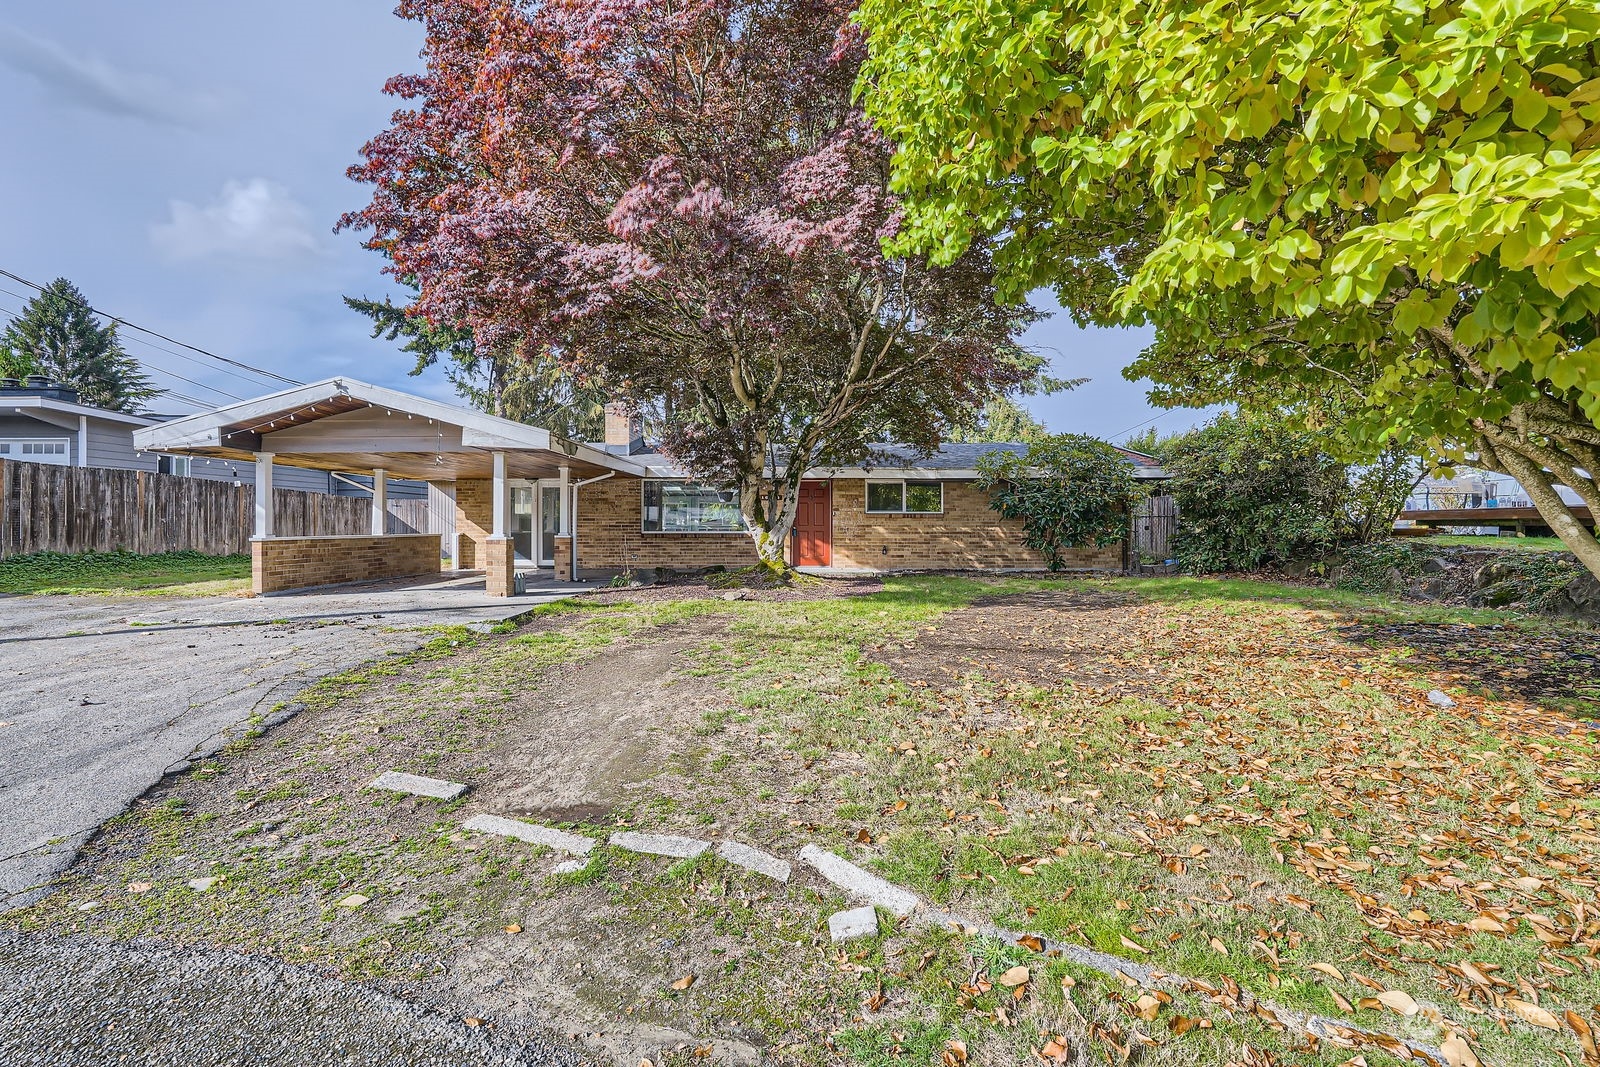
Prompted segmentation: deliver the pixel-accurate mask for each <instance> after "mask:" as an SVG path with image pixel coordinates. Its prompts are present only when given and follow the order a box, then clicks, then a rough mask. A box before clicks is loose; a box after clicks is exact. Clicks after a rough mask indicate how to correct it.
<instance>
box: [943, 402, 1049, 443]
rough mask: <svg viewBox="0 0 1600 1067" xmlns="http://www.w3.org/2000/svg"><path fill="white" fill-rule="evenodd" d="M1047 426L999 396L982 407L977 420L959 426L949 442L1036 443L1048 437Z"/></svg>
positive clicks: (1016, 404) (1017, 405)
mask: <svg viewBox="0 0 1600 1067" xmlns="http://www.w3.org/2000/svg"><path fill="white" fill-rule="evenodd" d="M1049 433H1050V431H1049V430H1047V429H1045V426H1044V423H1042V422H1040V421H1039V420H1038V419H1036V418H1034V417H1033V416H1032V415H1030V414H1028V411H1027V409H1026V408H1024V407H1023V406H1022V405H1021V404H1019V403H1017V402H1016V401H1015V400H1013V399H1011V398H1010V397H1009V396H998V397H995V398H994V399H992V400H990V401H989V402H988V403H987V404H985V405H984V406H983V410H982V411H981V412H979V413H978V416H977V418H976V419H975V420H974V421H973V422H972V423H970V424H969V425H966V426H958V427H957V428H956V429H955V430H954V431H953V432H952V433H951V434H950V440H952V441H960V442H964V443H968V444H975V443H990V442H1005V441H1017V442H1028V441H1037V440H1039V439H1040V438H1042V437H1047V436H1049Z"/></svg>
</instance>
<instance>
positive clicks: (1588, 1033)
mask: <svg viewBox="0 0 1600 1067" xmlns="http://www.w3.org/2000/svg"><path fill="white" fill-rule="evenodd" d="M1561 1017H1562V1018H1564V1019H1566V1020H1567V1025H1568V1026H1569V1027H1571V1028H1572V1032H1573V1033H1575V1034H1577V1035H1578V1044H1579V1046H1580V1047H1582V1049H1583V1058H1584V1059H1585V1060H1586V1061H1587V1062H1589V1063H1600V1046H1597V1045H1596V1044H1595V1040H1594V1031H1593V1030H1591V1029H1589V1024H1588V1023H1586V1022H1584V1020H1583V1016H1581V1015H1579V1014H1578V1013H1577V1012H1575V1011H1573V1010H1572V1009H1571V1008H1568V1009H1567V1010H1566V1011H1564V1012H1562V1013H1561Z"/></svg>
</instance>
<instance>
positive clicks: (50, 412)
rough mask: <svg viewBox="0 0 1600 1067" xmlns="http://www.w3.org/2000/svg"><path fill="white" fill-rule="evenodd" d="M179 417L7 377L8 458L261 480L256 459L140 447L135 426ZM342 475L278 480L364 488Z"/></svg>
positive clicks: (1, 448)
mask: <svg viewBox="0 0 1600 1067" xmlns="http://www.w3.org/2000/svg"><path fill="white" fill-rule="evenodd" d="M177 417H178V416H176V415H151V414H141V415H128V414H125V413H123V412H120V411H107V410H106V409H105V408H97V407H91V406H90V405H88V404H83V403H80V402H79V400H78V391H77V390H76V389H74V388H72V387H71V386H70V385H63V384H61V383H59V382H52V381H49V380H48V379H44V378H29V379H27V380H26V381H18V380H17V379H15V378H0V459H7V460H16V461H19V462H23V463H49V464H54V465H56V466H61V467H102V468H108V469H111V470H137V471H151V472H159V473H161V474H176V475H183V476H188V477H192V478H212V479H216V480H218V481H228V482H239V483H241V484H243V483H246V482H250V483H251V484H254V478H255V471H254V470H253V469H252V467H251V465H250V464H248V463H237V462H230V461H228V460H223V459H206V458H203V457H193V458H191V457H189V456H169V455H163V454H160V453H156V452H140V451H138V450H137V449H135V448H134V447H133V431H134V430H137V429H141V428H142V427H145V426H155V425H157V424H159V423H163V422H167V421H168V420H170V419H174V418H177ZM340 477H341V476H340V475H336V474H329V473H327V472H325V471H314V470H303V469H299V468H292V467H291V468H285V469H284V471H283V477H281V478H279V479H278V481H277V483H276V484H277V486H278V488H280V489H301V490H305V491H307V492H313V493H332V492H338V491H341V490H343V491H344V492H346V493H349V494H352V495H353V494H356V493H358V492H359V491H360V490H359V489H358V488H357V487H355V486H351V485H344V484H342V483H341V482H340V481H339V479H340ZM390 484H391V489H390V492H391V495H394V496H400V495H404V493H403V490H401V487H400V486H398V485H397V484H395V483H390ZM397 490H401V491H397ZM425 493H426V491H425V490H424V495H425Z"/></svg>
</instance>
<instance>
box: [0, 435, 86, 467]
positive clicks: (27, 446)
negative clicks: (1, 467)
mask: <svg viewBox="0 0 1600 1067" xmlns="http://www.w3.org/2000/svg"><path fill="white" fill-rule="evenodd" d="M0 459H20V460H25V461H27V462H29V463H53V464H55V465H56V466H58V467H66V466H70V465H71V463H72V446H71V444H70V443H69V442H68V441H67V440H66V439H64V438H56V439H54V440H32V441H29V440H21V439H18V438H14V437H13V438H9V439H6V440H0Z"/></svg>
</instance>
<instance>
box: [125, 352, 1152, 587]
mask: <svg viewBox="0 0 1600 1067" xmlns="http://www.w3.org/2000/svg"><path fill="white" fill-rule="evenodd" d="M605 438H606V439H605V440H604V441H603V442H598V443H594V444H586V443H583V442H577V441H567V440H564V439H562V438H559V437H557V436H555V435H553V434H551V433H549V432H547V431H545V430H542V429H539V428H538V427H534V426H527V425H525V424H522V423H518V422H511V421H508V420H506V419H499V418H495V417H494V416H492V415H485V414H483V413H481V412H478V411H472V410H468V409H466V408H462V407H458V406H456V405H453V404H447V403H442V402H440V401H436V400H429V399H425V398H423V397H418V396H412V395H409V394H406V393H402V392H398V391H396V390H392V389H385V388H382V387H379V386H374V385H369V384H367V383H365V382H359V381H355V380H353V379H350V378H334V379H330V380H328V381H324V382H317V383H315V384H312V385H305V386H298V387H296V388H293V389H289V390H285V391H283V392H280V393H275V394H272V395H270V396H265V397H261V398H258V399H255V400H249V401H244V402H241V403H238V404H232V405H229V406H226V407H221V408H217V409H216V410H214V411H209V412H204V413H201V414H198V415H191V416H186V417H184V418H181V419H174V420H173V421H171V422H168V423H164V424H162V425H159V426H150V427H146V428H143V429H140V430H138V431H136V433H135V443H136V444H137V445H138V447H140V448H143V449H148V450H151V451H159V452H164V453H170V454H175V455H193V456H205V457H210V458H214V459H227V460H230V461H236V462H249V463H251V464H252V465H253V467H254V470H255V476H256V485H257V496H258V499H259V498H261V497H262V496H263V494H262V490H263V489H270V487H271V486H272V484H273V478H274V471H275V469H277V468H278V467H279V466H285V465H286V466H291V467H296V468H302V469H311V470H328V471H335V470H336V471H344V472H350V473H354V474H362V475H367V476H369V477H370V478H371V479H372V484H373V493H374V496H375V497H376V498H378V499H380V500H381V499H382V498H383V496H384V493H385V491H386V488H385V487H386V484H387V480H388V479H389V478H392V477H399V478H409V479H416V480H420V481H426V482H427V483H428V484H429V487H430V490H431V492H430V499H433V500H449V501H453V502H454V503H453V508H452V509H451V510H453V515H452V516H450V527H449V528H448V529H445V530H443V531H436V532H432V533H428V534H409V535H384V534H383V533H382V531H381V530H378V531H374V533H373V534H372V535H370V536H360V537H334V538H280V537H276V536H274V532H273V529H272V517H271V515H270V513H267V512H266V511H264V510H263V509H258V512H257V524H256V532H255V533H256V537H255V542H254V556H255V582H254V584H255V589H256V591H257V592H259V593H270V592H280V591H284V590H287V589H293V588H301V587H307V586H315V585H326V584H332V583H336V582H348V581H358V580H363V579H370V578H380V577H390V576H399V575H408V574H419V573H424V572H427V571H430V570H437V569H438V566H439V551H438V548H439V536H440V532H443V533H444V534H445V535H446V543H447V544H453V545H454V546H455V549H454V561H453V562H454V565H455V566H456V567H457V568H459V569H463V570H482V571H484V572H485V573H486V576H487V577H486V587H487V590H488V592H489V593H490V594H491V595H498V596H506V595H510V593H511V592H512V590H513V588H514V574H515V572H516V570H517V569H518V568H519V567H522V568H528V567H534V568H538V567H546V568H549V569H550V573H551V575H552V576H553V577H554V578H556V579H558V580H573V579H579V578H593V577H602V576H609V575H613V574H617V573H621V572H628V571H632V572H644V571H654V570H659V569H685V570H687V569H698V568H706V567H716V566H725V567H737V566H744V565H748V564H750V563H753V562H755V559H756V555H755V548H754V545H753V544H752V542H751V540H750V538H749V536H748V535H747V534H746V533H744V531H743V525H742V523H741V520H740V518H739V512H738V506H737V504H736V503H735V502H734V500H733V495H732V494H731V493H728V492H725V491H722V490H719V489H718V488H716V487H713V486H707V485H702V484H699V483H697V482H695V481H694V480H693V479H691V478H689V477H687V476H686V475H685V473H684V471H682V470H681V469H679V468H677V467H675V466H674V465H673V464H672V462H671V461H670V460H669V459H668V458H667V457H665V456H662V455H660V454H659V453H655V452H652V451H649V450H648V449H647V448H646V447H645V444H644V441H643V439H642V435H641V434H640V432H639V426H638V424H637V422H636V421H633V420H630V419H628V418H627V417H626V415H625V414H622V413H621V412H617V411H612V412H608V414H607V418H606V434H605ZM1023 447H1024V446H1022V445H1007V444H992V445H947V446H946V447H944V448H943V449H941V450H940V451H939V452H938V453H936V454H935V455H933V456H929V457H915V456H913V455H912V454H911V453H910V452H909V451H908V450H906V449H903V448H896V447H895V446H884V449H883V451H884V452H885V453H886V454H887V455H888V456H890V457H891V458H890V459H889V460H888V461H887V462H885V463H880V464H878V465H874V466H872V467H852V468H843V469H829V470H815V471H808V472H807V476H806V479H805V481H804V482H802V484H801V499H800V511H799V516H798V518H797V520H796V522H795V530H794V534H793V536H792V537H791V539H790V544H789V548H788V552H789V558H790V560H791V562H793V563H794V564H796V565H797V566H801V567H815V568H819V569H824V570H832V571H839V572H862V571H874V572H876V571H894V570H923V569H935V568H937V569H945V568H954V569H973V570H1031V569H1042V568H1043V567H1044V561H1043V560H1042V559H1041V558H1040V557H1039V555H1038V553H1036V552H1034V551H1032V550H1031V549H1028V548H1026V547H1024V546H1023V544H1022V531H1021V525H1020V524H1019V523H1016V522H1011V521H1007V520H1003V519H1001V518H1000V517H999V516H998V515H997V514H995V513H994V512H993V511H991V510H990V509H989V507H988V500H987V497H986V496H985V494H983V493H981V492H980V491H978V490H977V489H976V488H975V486H974V485H973V480H974V479H975V478H976V476H977V471H976V470H975V467H976V464H977V461H978V457H979V456H980V455H982V454H983V453H984V452H985V451H989V450H994V449H1013V450H1015V449H1021V448H1023ZM893 457H899V458H898V460H896V459H895V458H893ZM1128 460H1129V462H1130V463H1131V464H1133V466H1134V469H1135V475H1136V477H1138V478H1140V479H1150V480H1155V479H1162V478H1164V477H1165V476H1166V475H1165V472H1163V471H1162V470H1161V469H1160V468H1159V467H1158V466H1157V465H1156V463H1155V461H1154V460H1152V459H1150V457H1148V456H1143V455H1139V454H1137V453H1132V452H1130V453H1128ZM378 510H381V509H378ZM1069 565H1070V566H1073V567H1077V568H1082V569H1095V570H1115V569H1119V568H1120V567H1121V566H1122V549H1121V547H1120V546H1112V547H1110V548H1104V549H1100V548H1085V549H1081V550H1078V551H1077V552H1075V553H1072V554H1070V557H1069Z"/></svg>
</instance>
